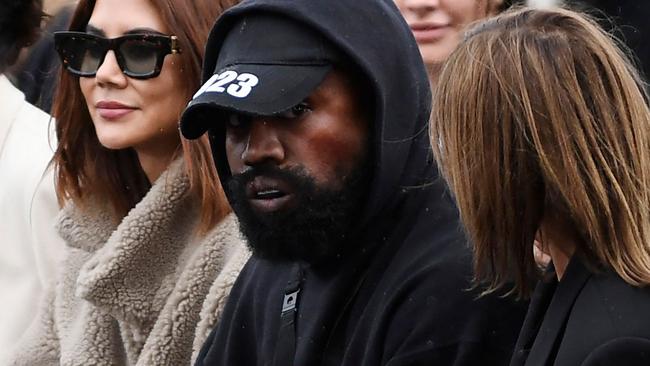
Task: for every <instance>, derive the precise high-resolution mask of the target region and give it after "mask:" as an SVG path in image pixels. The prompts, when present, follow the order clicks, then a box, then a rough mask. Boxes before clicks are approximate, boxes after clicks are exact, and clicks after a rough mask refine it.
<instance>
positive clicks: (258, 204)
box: [246, 176, 294, 212]
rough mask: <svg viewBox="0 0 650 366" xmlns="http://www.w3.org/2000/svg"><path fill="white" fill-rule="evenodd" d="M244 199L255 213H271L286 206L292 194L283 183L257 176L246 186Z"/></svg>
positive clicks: (292, 196) (279, 180) (291, 198)
mask: <svg viewBox="0 0 650 366" xmlns="http://www.w3.org/2000/svg"><path fill="white" fill-rule="evenodd" d="M246 197H247V198H248V201H249V202H250V204H251V206H253V208H254V209H256V210H257V211H262V212H273V211H277V210H280V209H282V208H284V207H285V206H286V205H288V204H289V203H290V202H291V201H292V200H293V198H294V194H293V190H292V188H291V187H290V185H289V184H287V183H286V182H285V181H283V180H281V179H275V178H269V177H264V176H258V177H255V178H254V179H253V180H252V181H250V182H249V183H248V184H247V185H246Z"/></svg>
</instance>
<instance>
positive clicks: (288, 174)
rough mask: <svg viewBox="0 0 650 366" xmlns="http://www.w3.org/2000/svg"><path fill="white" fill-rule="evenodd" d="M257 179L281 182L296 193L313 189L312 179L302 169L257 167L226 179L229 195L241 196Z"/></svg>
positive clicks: (269, 166) (270, 166)
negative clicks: (262, 178)
mask: <svg viewBox="0 0 650 366" xmlns="http://www.w3.org/2000/svg"><path fill="white" fill-rule="evenodd" d="M258 177H264V178H270V179H275V180H281V181H283V182H284V183H285V184H287V185H289V186H291V187H292V188H293V189H294V190H295V191H296V192H302V191H304V189H310V188H313V187H314V179H313V178H312V177H311V176H310V175H309V174H308V173H307V171H306V170H305V169H304V168H302V167H292V168H279V167H277V166H272V165H259V166H254V167H251V168H249V169H247V170H246V171H244V172H242V173H239V174H234V175H232V176H231V177H230V178H229V179H228V182H227V189H228V190H229V191H230V193H234V194H236V195H238V196H239V195H240V194H243V192H244V191H245V189H246V188H245V187H246V186H247V185H248V184H250V183H251V182H252V181H253V180H255V179H256V178H258Z"/></svg>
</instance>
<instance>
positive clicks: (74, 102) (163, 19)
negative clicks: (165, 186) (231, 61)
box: [53, 0, 236, 230]
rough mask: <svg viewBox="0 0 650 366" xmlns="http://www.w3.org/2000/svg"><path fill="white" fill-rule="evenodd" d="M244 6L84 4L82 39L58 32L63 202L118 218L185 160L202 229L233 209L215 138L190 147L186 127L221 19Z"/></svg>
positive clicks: (163, 1)
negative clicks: (183, 118) (95, 205)
mask: <svg viewBox="0 0 650 366" xmlns="http://www.w3.org/2000/svg"><path fill="white" fill-rule="evenodd" d="M235 3H236V1H234V0H221V1H217V2H215V1H211V0H200V1H197V0H192V1H190V0H187V1H178V0H157V1H149V0H129V1H123V0H97V1H92V0H84V1H80V3H79V5H78V6H77V9H76V11H75V14H74V15H73V18H72V21H71V25H70V31H74V32H80V34H71V33H67V34H55V40H56V46H57V50H58V51H59V53H60V54H61V56H62V60H63V65H64V67H63V70H62V72H61V80H60V84H59V85H60V86H59V88H58V91H57V95H56V97H55V103H54V108H53V114H54V116H55V117H56V118H57V128H56V130H57V137H58V139H59V145H58V149H57V151H56V154H55V157H54V162H55V164H56V167H57V194H58V196H59V199H60V201H62V203H63V202H64V201H68V200H71V201H72V202H73V203H74V204H76V205H77V206H80V207H81V208H83V207H87V204H88V203H91V202H94V201H99V202H107V203H108V205H106V207H107V209H108V210H109V211H110V212H111V213H112V217H113V218H114V219H116V220H117V221H119V220H120V219H121V218H122V217H123V216H124V215H126V213H127V212H128V210H129V209H131V208H132V207H133V206H134V205H135V204H136V203H137V202H139V201H140V199H142V197H144V195H145V194H146V193H147V191H148V190H149V188H150V186H151V184H152V183H153V182H154V181H155V180H156V179H157V178H158V176H159V175H160V174H161V173H162V172H163V171H164V170H165V169H166V168H167V167H168V166H169V164H170V163H171V162H172V161H173V160H174V159H175V158H177V157H179V156H181V155H182V156H184V159H185V161H186V166H187V169H188V170H189V175H190V180H191V184H192V193H193V194H195V195H196V197H197V199H198V200H199V201H200V202H201V204H202V207H201V208H202V210H201V212H202V215H203V219H202V224H201V227H202V229H205V230H207V229H208V228H210V227H212V226H213V225H214V224H216V223H217V222H218V221H219V220H220V219H221V218H222V217H223V216H224V215H225V214H226V213H227V212H228V210H229V209H228V206H227V203H226V200H225V198H224V197H223V194H222V190H221V187H220V184H219V180H218V178H217V177H216V173H215V172H214V169H213V162H212V155H211V152H210V148H209V144H208V141H207V137H206V138H203V139H200V140H197V141H192V142H189V141H183V142H181V139H180V134H179V131H178V127H177V124H178V120H179V117H180V114H181V112H182V111H183V109H184V108H185V106H186V105H187V103H188V101H189V100H190V99H191V96H192V94H193V93H194V92H195V91H196V90H197V89H198V87H199V82H200V79H201V78H200V75H201V63H202V59H203V51H204V45H205V43H206V40H207V35H208V32H209V30H210V28H211V26H212V22H213V21H214V19H216V18H217V17H218V16H219V15H220V14H221V12H222V11H223V10H225V9H226V8H227V7H229V6H231V5H234V4H235ZM124 36H126V37H125V38H120V37H124ZM110 39H112V40H113V41H111V42H113V45H114V47H112V49H111V48H109V47H108V45H109V42H107V40H110ZM116 39H117V40H116Z"/></svg>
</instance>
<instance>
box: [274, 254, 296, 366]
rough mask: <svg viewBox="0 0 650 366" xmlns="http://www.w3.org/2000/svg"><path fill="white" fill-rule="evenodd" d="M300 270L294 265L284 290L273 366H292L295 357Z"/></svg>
mask: <svg viewBox="0 0 650 366" xmlns="http://www.w3.org/2000/svg"><path fill="white" fill-rule="evenodd" d="M302 277H303V274H302V268H301V267H300V264H298V263H296V264H294V265H293V268H292V269H291V275H290V276H289V281H287V285H286V287H285V289H284V297H283V299H282V312H281V313H280V329H279V330H278V340H277V343H276V347H275V349H276V352H275V361H274V363H273V364H274V365H275V366H292V365H293V361H294V357H295V355H296V316H297V314H298V296H299V295H300V285H301V283H302Z"/></svg>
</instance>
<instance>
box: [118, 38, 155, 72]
mask: <svg viewBox="0 0 650 366" xmlns="http://www.w3.org/2000/svg"><path fill="white" fill-rule="evenodd" d="M159 50H160V45H158V44H157V43H154V42H149V41H147V40H127V41H125V42H124V43H123V44H122V46H121V47H120V52H121V53H122V57H123V58H124V66H125V69H126V70H125V71H126V72H128V73H129V74H130V75H132V76H145V75H150V74H153V73H154V72H155V70H156V66H157V64H158V54H159Z"/></svg>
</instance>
